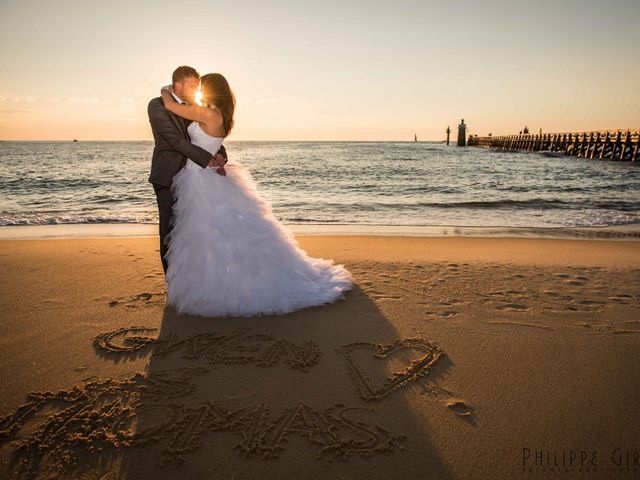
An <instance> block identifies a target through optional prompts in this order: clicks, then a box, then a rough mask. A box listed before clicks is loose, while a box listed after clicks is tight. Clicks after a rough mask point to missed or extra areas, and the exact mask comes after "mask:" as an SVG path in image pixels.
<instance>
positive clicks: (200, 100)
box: [195, 88, 202, 106]
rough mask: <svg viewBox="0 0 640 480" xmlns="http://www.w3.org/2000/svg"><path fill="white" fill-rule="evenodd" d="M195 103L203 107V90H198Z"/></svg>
mask: <svg viewBox="0 0 640 480" xmlns="http://www.w3.org/2000/svg"><path fill="white" fill-rule="evenodd" d="M195 102H196V103H197V104H198V105H200V106H202V90H200V88H198V91H197V92H196V97H195Z"/></svg>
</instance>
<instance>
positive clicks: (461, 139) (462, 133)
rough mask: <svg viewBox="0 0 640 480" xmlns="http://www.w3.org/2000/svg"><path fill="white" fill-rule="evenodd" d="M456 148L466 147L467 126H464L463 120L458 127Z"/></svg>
mask: <svg viewBox="0 0 640 480" xmlns="http://www.w3.org/2000/svg"><path fill="white" fill-rule="evenodd" d="M458 146H459V147H466V146H467V126H466V125H465V124H464V118H463V119H462V121H461V122H460V125H458Z"/></svg>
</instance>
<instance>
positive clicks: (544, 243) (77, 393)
mask: <svg viewBox="0 0 640 480" xmlns="http://www.w3.org/2000/svg"><path fill="white" fill-rule="evenodd" d="M297 238H298V240H299V242H300V246H301V247H302V248H304V249H305V250H306V251H307V252H308V253H309V254H310V255H313V256H316V257H323V258H332V259H334V260H335V261H336V262H337V263H342V264H344V265H345V266H346V267H347V268H348V269H349V270H350V271H351V272H352V273H353V275H354V278H355V280H356V283H357V284H356V286H355V288H354V289H353V290H352V291H350V292H348V293H347V295H346V298H345V299H344V300H341V301H338V302H336V303H334V304H331V305H326V306H321V307H314V308H309V309H304V310H300V311H298V312H295V313H292V314H288V315H282V316H261V317H253V318H231V317H226V318H203V317H190V316H179V315H177V314H176V313H175V312H174V311H173V310H172V309H171V308H170V307H165V305H164V302H165V297H164V280H163V274H162V268H161V265H160V261H159V257H158V252H157V248H158V247H157V238H153V237H147V238H91V239H57V240H55V239H51V240H5V241H0V244H1V247H2V248H0V252H1V253H0V265H1V266H2V273H3V275H2V276H1V278H0V308H1V310H0V311H1V312H2V330H1V331H0V333H1V335H0V386H1V390H2V391H1V393H2V395H0V417H2V418H0V442H1V443H0V477H2V478H4V477H9V476H10V475H11V476H13V477H16V478H57V477H60V478H77V477H82V478H102V479H112V478H113V479H115V478H132V479H133V478H136V479H139V478H167V479H173V478H176V479H178V478H179V479H185V478H212V479H214V478H220V479H223V478H224V479H228V478H238V479H241V478H242V479H244V478H247V479H253V478H255V479H262V478H274V479H280V478H283V479H284V478H305V479H306V478H309V479H326V478H332V479H333V478H335V479H361V478H362V479H364V478H367V479H389V478H391V479H395V478H411V479H413V478H416V479H423V478H435V479H439V478H442V479H449V478H450V479H458V478H460V479H485V478H487V479H492V478H594V479H595V478H598V479H600V478H635V477H637V476H638V475H639V474H640V442H639V440H638V439H639V438H640V413H639V412H638V409H637V407H636V404H637V398H638V396H639V395H640V377H639V376H638V371H639V367H640V356H639V355H638V351H639V347H640V308H639V307H640V242H638V241H634V240H625V241H614V240H567V239H549V238H547V239H539V238H483V237H474V238H465V237H402V236H397V237H393V236H344V235H335V236H298V237H297ZM550 468H554V469H556V471H555V472H549V469H550Z"/></svg>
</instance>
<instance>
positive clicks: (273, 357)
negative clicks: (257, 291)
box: [93, 326, 320, 371]
mask: <svg viewBox="0 0 640 480" xmlns="http://www.w3.org/2000/svg"><path fill="white" fill-rule="evenodd" d="M155 330H156V329H155V328H150V327H144V326H131V327H124V328H120V329H118V330H114V331H112V332H105V333H101V334H99V335H98V336H96V337H95V339H94V340H93V345H94V347H95V348H96V349H97V350H98V351H101V352H105V353H107V354H114V353H132V352H138V351H140V350H143V349H145V348H146V347H148V346H153V355H154V357H164V356H166V355H168V354H170V353H172V352H180V353H181V354H182V358H185V359H190V360H193V359H197V358H204V359H206V360H207V361H208V362H209V364H211V365H214V366H215V365H219V364H230V363H253V364H255V365H257V366H261V367H270V366H273V365H275V364H276V363H278V362H279V361H284V362H286V363H287V364H288V365H289V366H290V367H291V368H295V369H298V370H302V371H307V370H308V369H309V368H310V367H312V366H313V365H315V364H317V363H318V357H319V356H320V349H319V347H318V345H317V344H316V343H315V342H313V341H307V342H305V343H304V344H303V345H296V344H294V343H292V342H289V341H288V340H285V339H283V338H276V337H274V336H273V335H268V334H250V329H249V328H237V329H236V330H235V331H234V332H232V333H230V334H227V335H224V334H220V333H210V332H207V333H199V334H195V335H191V336H189V337H187V338H184V339H181V340H178V339H177V338H176V336H175V334H174V333H173V332H169V333H168V334H167V335H166V336H165V337H164V338H156V337H151V336H147V335H143V333H144V332H151V331H155Z"/></svg>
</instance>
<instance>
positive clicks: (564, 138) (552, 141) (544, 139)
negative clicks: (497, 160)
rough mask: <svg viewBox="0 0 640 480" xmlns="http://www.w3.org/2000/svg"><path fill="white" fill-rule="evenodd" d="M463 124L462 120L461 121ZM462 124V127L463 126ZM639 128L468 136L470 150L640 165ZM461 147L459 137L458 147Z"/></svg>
mask: <svg viewBox="0 0 640 480" xmlns="http://www.w3.org/2000/svg"><path fill="white" fill-rule="evenodd" d="M463 123H464V120H463ZM463 123H462V124H461V125H463ZM639 143H640V129H637V130H630V129H628V130H605V131H593V132H559V133H545V134H542V133H539V134H538V135H533V134H529V133H526V134H517V135H504V136H492V135H488V136H486V137H477V136H473V137H471V136H470V137H469V142H468V145H469V146H472V147H484V148H499V149H501V150H522V151H533V152H562V153H564V154H565V155H567V156H576V157H578V158H599V159H608V160H614V161H620V162H640V148H638V145H639ZM459 144H460V141H459V135H458V145H459Z"/></svg>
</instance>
